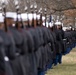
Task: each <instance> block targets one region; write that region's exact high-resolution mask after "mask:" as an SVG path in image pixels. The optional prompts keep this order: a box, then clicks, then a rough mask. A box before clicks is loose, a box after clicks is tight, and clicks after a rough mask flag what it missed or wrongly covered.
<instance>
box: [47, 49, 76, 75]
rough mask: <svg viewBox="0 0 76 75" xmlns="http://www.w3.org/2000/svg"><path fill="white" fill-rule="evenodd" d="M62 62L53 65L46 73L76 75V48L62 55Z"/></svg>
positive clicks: (49, 74)
mask: <svg viewBox="0 0 76 75" xmlns="http://www.w3.org/2000/svg"><path fill="white" fill-rule="evenodd" d="M62 61H63V63H62V64H58V65H57V66H54V67H53V69H51V70H49V71H48V72H47V74H46V75H76V48H74V49H73V50H72V51H71V52H70V53H69V54H67V55H66V56H63V60H62Z"/></svg>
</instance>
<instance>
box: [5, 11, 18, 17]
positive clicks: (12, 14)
mask: <svg viewBox="0 0 76 75" xmlns="http://www.w3.org/2000/svg"><path fill="white" fill-rule="evenodd" d="M15 14H16V13H15V12H6V18H14V15H15Z"/></svg>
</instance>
